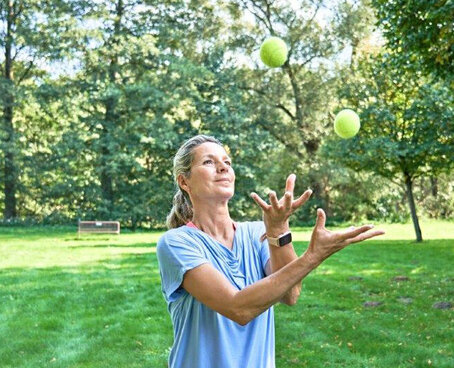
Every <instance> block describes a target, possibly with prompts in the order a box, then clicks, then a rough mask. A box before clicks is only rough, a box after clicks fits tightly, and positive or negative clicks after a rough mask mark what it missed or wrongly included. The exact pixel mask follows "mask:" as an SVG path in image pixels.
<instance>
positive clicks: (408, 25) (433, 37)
mask: <svg viewBox="0 0 454 368" xmlns="http://www.w3.org/2000/svg"><path fill="white" fill-rule="evenodd" d="M372 4H373V5H374V6H375V8H376V13H377V18H378V25H379V26H380V28H381V29H382V30H383V33H384V36H385V37H386V39H387V40H388V46H389V47H390V48H392V49H393V50H395V51H396V52H397V54H398V55H399V56H400V58H401V62H402V64H418V63H420V64H421V66H422V67H423V69H424V70H425V71H426V72H429V73H435V74H437V75H439V76H441V77H442V78H444V79H451V80H452V76H453V75H454V32H453V20H454V17H453V14H454V3H453V2H452V1H450V0H431V1H427V0H391V1H390V0H372Z"/></svg>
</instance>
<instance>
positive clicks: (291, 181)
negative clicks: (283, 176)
mask: <svg viewBox="0 0 454 368" xmlns="http://www.w3.org/2000/svg"><path fill="white" fill-rule="evenodd" d="M295 181H296V175H295V174H290V175H289V176H288V178H287V181H286V183H285V191H286V192H292V193H293V191H294V190H295Z"/></svg>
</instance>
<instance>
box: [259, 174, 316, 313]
mask: <svg viewBox="0 0 454 368" xmlns="http://www.w3.org/2000/svg"><path fill="white" fill-rule="evenodd" d="M295 180H296V176H295V175H294V174H291V175H289V176H288V178H287V181H286V184H285V194H284V196H283V197H282V198H281V199H280V200H278V199H277V197H276V192H274V191H272V192H270V194H269V198H270V204H267V203H266V202H265V201H263V200H262V199H261V198H260V197H259V196H258V195H257V194H255V193H252V194H251V196H252V198H253V199H254V201H255V202H256V203H257V204H258V205H259V206H260V207H261V208H262V210H263V220H264V222H265V227H266V235H267V236H270V237H273V238H276V237H278V236H279V235H281V234H283V233H285V232H287V231H289V230H290V228H289V223H288V218H289V216H290V215H291V214H292V213H293V212H294V211H296V209H297V208H299V207H300V206H302V205H303V204H304V203H305V202H306V201H307V200H308V199H309V197H310V196H311V194H312V191H311V190H307V191H305V192H304V193H303V195H301V196H300V197H299V198H298V199H297V200H293V191H294V189H295ZM269 248H270V262H269V269H268V270H267V275H269V274H271V273H274V272H276V271H278V270H280V269H281V268H282V267H284V266H285V265H287V264H289V263H290V262H292V261H294V260H295V259H297V258H298V256H297V255H296V253H295V249H294V247H293V244H291V243H290V244H287V245H285V246H283V247H279V248H278V247H275V246H271V245H270V246H269ZM300 281H301V280H300ZM300 293H301V282H298V283H296V284H295V285H294V286H293V287H292V288H291V289H290V290H289V291H288V292H287V293H286V294H285V295H284V296H283V298H282V299H281V302H282V303H284V304H287V305H294V304H296V302H297V300H298V297H299V295H300Z"/></svg>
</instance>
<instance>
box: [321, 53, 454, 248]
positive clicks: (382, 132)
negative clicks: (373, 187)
mask: <svg viewBox="0 0 454 368" xmlns="http://www.w3.org/2000/svg"><path fill="white" fill-rule="evenodd" d="M399 65H400V64H399V62H398V61H397V62H396V60H395V59H394V54H380V55H377V56H375V57H372V56H370V57H365V58H363V59H361V60H360V61H359V62H358V65H357V66H356V67H355V68H354V77H350V78H348V77H346V78H345V80H344V82H343V84H342V89H341V96H342V97H343V98H344V102H345V103H346V104H349V105H350V106H351V107H352V108H354V109H355V110H357V111H359V112H360V117H361V124H362V126H361V130H360V132H359V134H358V135H357V136H356V137H355V138H353V139H350V140H347V141H345V140H340V139H332V140H331V141H330V142H329V144H328V145H327V146H326V147H325V149H326V152H327V154H328V155H329V156H330V157H332V158H333V159H335V160H336V161H337V162H340V163H343V164H345V165H346V166H348V167H350V168H353V169H355V170H359V171H363V170H364V171H371V172H374V173H376V174H378V175H380V176H383V177H385V178H388V179H389V180H397V181H398V182H400V183H402V184H403V185H404V187H405V190H406V194H407V199H408V205H409V208H410V212H411V217H412V220H413V224H414V228H415V233H416V239H417V241H422V233H421V229H420V225H419V221H418V216H417V212H416V205H415V200H414V195H413V185H414V182H415V179H416V178H418V177H421V176H433V177H436V176H437V175H438V174H439V173H442V172H449V171H450V170H451V169H452V167H453V165H454V123H453V118H454V99H453V94H452V92H451V90H450V88H449V87H448V86H446V85H444V84H442V83H433V82H432V81H431V80H429V79H427V78H424V77H422V76H421V75H419V74H418V72H417V71H415V70H413V69H410V68H406V69H402V68H399V67H398V66H399Z"/></svg>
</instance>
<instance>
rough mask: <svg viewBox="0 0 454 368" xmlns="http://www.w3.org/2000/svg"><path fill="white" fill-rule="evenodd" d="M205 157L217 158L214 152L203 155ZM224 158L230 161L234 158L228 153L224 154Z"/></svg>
mask: <svg viewBox="0 0 454 368" xmlns="http://www.w3.org/2000/svg"><path fill="white" fill-rule="evenodd" d="M205 157H210V158H216V156H215V155H213V154H212V153H208V154H206V155H203V156H202V158H205ZM224 158H228V159H229V160H230V161H232V159H231V158H230V157H229V156H227V155H224Z"/></svg>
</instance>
